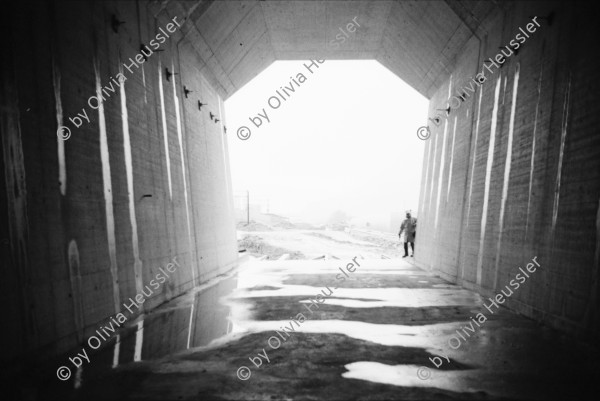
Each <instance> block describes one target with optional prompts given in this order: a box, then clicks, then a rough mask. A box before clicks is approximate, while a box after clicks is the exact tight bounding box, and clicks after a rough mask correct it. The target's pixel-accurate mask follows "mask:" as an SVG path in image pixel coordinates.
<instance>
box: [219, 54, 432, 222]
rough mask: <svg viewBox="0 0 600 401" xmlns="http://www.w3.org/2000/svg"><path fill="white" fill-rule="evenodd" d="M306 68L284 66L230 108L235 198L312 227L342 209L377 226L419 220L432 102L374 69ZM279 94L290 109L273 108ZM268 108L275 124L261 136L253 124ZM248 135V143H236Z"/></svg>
mask: <svg viewBox="0 0 600 401" xmlns="http://www.w3.org/2000/svg"><path fill="white" fill-rule="evenodd" d="M303 63H306V64H309V62H308V61H277V62H275V63H273V64H272V65H271V66H269V67H268V68H267V69H266V70H264V71H263V72H262V73H260V74H259V75H258V76H257V77H255V78H254V79H253V80H252V81H251V82H249V83H248V84H247V85H245V86H244V87H243V88H242V89H240V90H239V91H238V92H236V93H235V94H234V95H233V96H231V97H230V98H229V99H227V101H226V102H225V110H226V116H227V138H228V141H229V159H230V162H231V174H232V181H233V189H234V191H236V193H237V192H242V191H246V190H248V191H250V197H251V202H252V200H253V199H261V200H266V199H268V202H269V211H270V212H271V213H278V214H282V215H285V216H288V217H293V218H296V219H301V220H304V221H307V222H321V221H322V220H324V219H326V218H327V217H328V216H329V215H331V213H333V212H334V211H336V210H342V211H344V212H346V213H348V214H350V215H352V216H354V217H356V218H358V219H365V220H369V221H376V220H379V221H389V219H390V213H391V212H404V211H405V210H406V209H412V210H413V213H414V214H416V213H417V209H418V199H419V184H420V180H421V168H422V160H423V150H424V144H425V142H424V141H422V140H420V139H419V138H417V135H416V131H417V128H418V127H420V126H422V125H426V122H427V104H428V101H427V99H426V98H425V97H423V96H421V95H420V94H419V93H417V92H416V91H415V90H414V89H412V88H411V87H410V86H409V85H408V84H406V83H404V82H403V81H402V80H400V79H399V78H398V77H397V76H396V75H394V74H393V73H392V72H390V71H389V70H388V69H386V68H385V67H383V66H382V65H381V64H379V63H378V62H376V61H373V60H350V61H346V60H326V61H325V62H324V63H323V64H321V65H320V67H319V68H318V69H317V68H315V67H311V69H312V70H313V73H312V74H311V73H310V71H308V70H307V69H306V67H305V66H304V65H303ZM298 73H302V74H303V75H304V76H305V77H306V81H304V82H303V83H300V82H299V80H298V78H297V74H298ZM292 78H294V79H295V80H296V82H297V83H298V85H297V84H296V83H293V82H292V85H290V81H291V79H292ZM284 85H285V86H287V87H288V88H289V87H290V86H292V88H293V89H294V92H290V90H287V93H288V94H289V96H288V95H286V94H285V93H284V92H283V90H282V87H283V86H284ZM276 90H279V92H280V93H281V95H283V97H284V98H285V99H286V100H285V101H283V100H281V98H279V100H281V105H280V106H278V103H277V102H276V101H275V100H274V99H272V100H271V104H272V105H273V106H275V107H277V106H278V107H277V108H276V109H273V107H271V106H270V105H269V103H268V100H269V98H270V97H271V96H278V95H277V93H276V92H275V91H276ZM263 108H264V109H265V111H266V113H267V116H268V118H269V120H270V122H267V121H266V120H265V119H264V118H262V125H260V127H258V128H257V127H256V126H255V125H254V124H253V123H252V122H251V121H249V117H256V116H257V115H258V113H261V114H264V113H263ZM256 122H257V123H258V120H256ZM241 126H246V127H248V128H249V129H250V130H251V136H250V138H249V139H248V140H244V141H243V140H240V139H239V138H238V136H237V135H236V132H237V130H238V128H239V127H241Z"/></svg>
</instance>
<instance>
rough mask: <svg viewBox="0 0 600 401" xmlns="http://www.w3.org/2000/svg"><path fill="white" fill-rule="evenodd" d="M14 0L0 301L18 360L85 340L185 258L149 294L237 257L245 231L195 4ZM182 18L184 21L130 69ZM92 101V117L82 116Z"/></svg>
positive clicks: (5, 61)
mask: <svg viewBox="0 0 600 401" xmlns="http://www.w3.org/2000/svg"><path fill="white" fill-rule="evenodd" d="M15 3H18V4H16V5H12V6H10V7H9V8H8V10H5V12H3V16H2V24H1V25H2V28H1V30H2V34H3V35H2V37H3V38H4V39H5V43H4V54H3V56H2V61H1V62H0V64H1V72H2V74H1V82H2V83H1V86H0V95H1V108H2V110H1V111H0V113H1V114H0V131H1V133H2V142H1V146H2V152H0V158H1V159H0V163H1V165H2V166H3V173H2V174H1V175H0V177H1V178H0V185H1V186H2V188H3V190H2V191H0V209H1V210H2V213H0V238H1V239H2V243H1V244H0V264H1V266H2V276H3V277H2V280H0V302H1V303H2V305H4V306H5V308H6V310H5V313H4V317H5V318H4V324H5V325H7V326H10V327H11V328H12V329H10V330H3V331H2V340H3V341H2V344H3V346H2V347H3V349H4V352H3V358H4V359H7V360H10V359H17V357H18V360H19V362H23V357H24V356H27V355H30V356H35V357H40V356H41V355H55V354H57V353H59V352H62V351H65V350H68V349H70V348H73V347H75V346H76V345H77V344H78V343H79V342H80V341H82V340H85V339H87V338H88V336H89V335H90V334H91V333H93V332H94V330H96V329H97V328H98V327H99V324H100V323H102V322H104V321H105V320H107V318H108V317H109V316H114V315H115V314H116V313H117V312H120V311H123V310H125V308H124V307H123V305H122V304H123V303H125V302H127V303H130V302H129V301H128V300H129V298H130V297H135V295H136V294H137V293H140V290H141V289H142V288H144V286H146V285H149V283H150V281H151V280H152V279H153V278H155V275H156V274H157V273H158V272H159V270H158V269H159V268H163V269H165V267H166V266H167V264H168V263H170V262H172V261H173V259H174V258H176V261H177V262H178V263H179V265H180V267H179V268H177V270H176V271H175V272H174V273H173V274H172V276H171V277H170V278H169V279H168V280H167V281H166V282H165V283H164V284H161V285H160V288H159V289H157V290H154V291H153V294H152V295H151V296H150V297H149V299H148V300H147V301H146V302H145V303H144V306H145V307H148V308H151V307H153V306H156V305H158V304H160V303H162V302H163V301H165V300H168V299H170V298H173V297H174V296H177V295H179V294H181V293H183V292H185V291H186V290H188V289H190V288H192V286H193V285H194V284H198V283H202V282H205V281H207V280H209V279H211V278H213V277H215V276H216V275H218V274H221V273H223V272H225V271H227V270H228V269H230V268H232V267H233V266H234V265H235V264H236V263H237V243H236V234H235V225H234V220H233V206H232V196H231V181H230V176H229V167H228V165H229V161H228V156H227V142H226V139H225V137H224V125H223V124H224V121H225V116H224V115H223V110H224V107H223V100H222V97H221V96H220V95H219V94H218V92H217V91H216V90H215V89H214V87H215V86H214V82H215V78H214V77H213V76H211V73H210V71H207V70H206V69H205V68H203V62H202V60H200V59H199V57H198V56H197V52H196V51H195V50H194V48H193V47H192V45H191V44H190V42H189V41H188V39H186V38H184V37H183V35H182V32H183V33H184V34H185V32H186V30H185V17H186V16H185V14H182V15H175V14H173V13H169V10H167V9H164V8H162V7H161V5H160V4H159V3H157V2H97V3H92V4H93V5H90V4H88V3H81V2H53V3H49V4H47V3H39V2H36V3H20V2H15ZM113 16H114V18H113ZM173 17H178V21H179V22H180V23H181V24H182V27H181V29H177V27H175V29H177V30H176V31H175V33H173V34H170V35H171V37H170V38H169V39H167V40H166V41H165V43H163V44H161V45H160V48H159V50H162V51H156V52H154V54H151V55H150V56H149V57H148V59H147V61H145V62H144V63H143V64H141V65H140V67H139V68H136V67H132V72H131V73H130V72H129V71H127V70H126V69H125V68H124V67H123V63H125V62H127V64H131V63H130V62H129V61H128V60H129V58H130V57H132V58H135V56H136V55H137V54H139V53H140V46H141V44H142V43H143V44H146V45H149V42H150V40H151V39H153V38H154V37H155V36H156V34H157V33H159V32H160V31H159V28H163V30H166V28H165V27H166V26H167V24H168V23H169V22H171V20H172V19H173ZM115 21H116V22H115ZM119 21H122V22H124V23H123V24H119V23H118V22H119ZM113 22H114V23H113ZM149 47H150V46H149ZM151 48H152V47H151ZM95 68H96V69H97V71H95ZM165 68H168V69H169V71H170V72H176V73H177V74H178V75H173V76H171V77H170V80H167V77H166V70H165ZM119 72H122V73H124V75H125V76H126V80H125V81H124V82H123V83H122V87H123V88H124V91H122V90H121V89H120V87H119V85H117V83H118V80H117V78H116V77H117V74H118V73H119ZM112 78H115V79H114V80H111V79H112ZM97 82H98V84H99V87H100V88H106V87H107V86H110V85H111V83H112V84H114V86H113V88H114V89H115V92H112V91H111V90H107V91H106V92H105V98H106V100H105V101H104V102H103V108H104V110H103V113H102V112H101V110H100V108H99V107H98V109H97V110H94V109H92V108H91V107H90V106H89V104H88V99H89V97H90V96H93V95H96V83H97ZM161 83H162V91H161V89H160V85H161ZM184 85H185V87H186V88H188V89H190V90H192V91H193V92H192V93H190V94H189V96H188V97H187V98H186V96H185V94H184ZM161 92H162V94H161ZM198 100H200V101H201V102H202V103H205V104H206V105H205V106H203V107H202V109H201V110H199V109H198ZM92 104H94V105H96V103H95V102H94V101H92ZM82 109H85V110H86V114H87V115H88V116H89V117H90V122H89V123H87V121H83V122H82V124H81V126H80V127H79V128H75V127H74V126H73V124H72V123H70V122H69V120H68V118H69V117H74V116H76V115H77V113H82ZM163 112H164V117H163V115H162V113H163ZM209 113H213V114H214V115H215V116H216V118H218V119H220V120H221V121H220V122H219V123H215V122H214V121H212V120H211V119H210V117H209ZM82 114H83V113H82ZM59 125H64V126H68V127H70V128H71V131H72V132H71V136H70V138H69V139H68V140H64V141H63V140H61V139H59V138H57V134H56V131H57V127H58V126H59Z"/></svg>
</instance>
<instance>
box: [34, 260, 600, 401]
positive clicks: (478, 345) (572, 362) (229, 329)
mask: <svg viewBox="0 0 600 401" xmlns="http://www.w3.org/2000/svg"><path fill="white" fill-rule="evenodd" d="M349 264H352V266H351V267H350V268H349V270H348V269H347V267H348V265H349ZM350 270H352V271H350ZM342 278H343V280H342ZM317 294H321V295H320V296H319V297H317ZM319 301H322V302H319ZM485 301H486V300H484V299H482V297H480V296H479V295H478V294H476V293H474V292H472V291H467V290H464V289H461V288H460V287H457V286H454V285H452V284H449V283H448V282H446V281H444V280H442V279H441V278H439V277H436V276H434V275H432V274H430V273H428V272H425V271H423V270H421V269H418V268H416V267H414V266H413V265H411V264H410V263H408V262H406V261H405V260H368V259H360V258H358V259H355V261H354V262H352V260H350V259H348V260H326V261H323V260H320V261H272V262H250V263H248V264H246V265H244V266H242V267H241V268H240V269H239V271H237V272H236V273H235V274H232V275H231V276H229V277H224V278H221V279H220V280H218V282H216V283H215V284H214V285H212V286H210V287H208V288H204V289H202V290H196V291H194V292H192V293H190V294H187V295H184V296H182V297H179V298H177V299H175V300H173V301H171V302H169V303H167V304H165V305H163V306H161V307H159V308H157V309H156V310H154V311H152V312H151V313H149V314H146V315H145V316H144V317H143V319H140V320H139V321H138V322H137V323H136V325H135V326H133V327H132V328H131V329H130V332H129V333H128V332H122V333H120V336H119V338H118V339H116V340H115V341H114V342H113V343H112V344H111V345H109V346H108V347H106V348H105V349H104V350H103V352H101V353H99V354H98V355H94V356H93V357H92V359H93V360H92V361H91V363H90V364H89V365H88V366H85V367H83V368H82V369H81V370H80V371H78V372H77V374H76V375H75V377H74V378H73V379H72V380H71V381H69V382H66V383H60V384H56V382H57V380H56V379H55V378H54V382H53V383H52V385H51V386H48V387H47V388H46V389H45V390H44V389H41V388H38V389H37V390H35V391H34V392H35V394H32V396H33V397H32V398H38V397H39V398H48V396H50V397H51V398H57V399H140V400H141V399H181V400H184V399H194V400H405V399H407V400H413V399H427V400H430V399H486V400H487V399H561V400H562V399H592V397H593V398H594V399H596V396H595V395H596V394H597V390H598V383H599V381H598V380H597V371H598V363H597V360H598V359H597V358H598V354H597V353H596V351H595V350H594V349H593V348H591V347H589V346H586V345H585V344H582V343H580V342H577V341H575V340H573V339H570V338H569V337H567V336H565V335H562V334H560V333H558V332H557V331H555V330H552V329H549V328H546V327H542V326H541V325H539V324H538V323H536V322H534V321H532V320H530V319H527V318H524V317H521V316H519V315H517V314H515V313H513V312H511V311H509V310H507V309H505V308H500V309H499V310H495V309H493V311H494V313H491V312H490V311H488V310H487V309H486V308H485V307H484V306H483V302H485ZM486 303H487V304H489V302H486ZM478 313H482V314H483V316H484V317H485V318H486V319H485V320H483V319H482V318H481V317H480V318H479V320H478V319H477V318H476V316H478ZM457 330H458V332H457ZM459 333H460V337H459ZM452 338H454V339H452ZM453 348H456V349H453ZM436 356H437V358H436ZM431 359H433V361H432V360H431ZM253 361H254V362H253ZM434 362H435V364H437V367H436V366H435V364H434ZM74 387H76V388H75V389H74ZM42 391H43V392H44V393H43V394H40V392H42ZM49 394H52V395H49Z"/></svg>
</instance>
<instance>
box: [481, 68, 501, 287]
mask: <svg viewBox="0 0 600 401" xmlns="http://www.w3.org/2000/svg"><path fill="white" fill-rule="evenodd" d="M501 81H502V76H500V77H498V80H497V81H496V89H495V91H494V108H493V109H492V125H491V127H490V143H489V148H488V157H487V165H486V168H485V184H484V191H483V210H482V212H481V232H480V233H479V251H478V252H477V279H476V283H477V285H479V286H480V285H481V273H482V266H483V244H484V240H485V228H486V225H487V209H488V201H489V197H490V180H491V175H492V164H493V162H494V145H495V141H496V125H497V123H498V98H499V96H500V84H501Z"/></svg>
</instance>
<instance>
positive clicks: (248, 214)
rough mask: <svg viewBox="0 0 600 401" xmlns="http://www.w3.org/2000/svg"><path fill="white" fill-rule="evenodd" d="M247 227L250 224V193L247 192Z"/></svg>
mask: <svg viewBox="0 0 600 401" xmlns="http://www.w3.org/2000/svg"><path fill="white" fill-rule="evenodd" d="M246 201H247V202H246V225H248V224H250V191H246Z"/></svg>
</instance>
